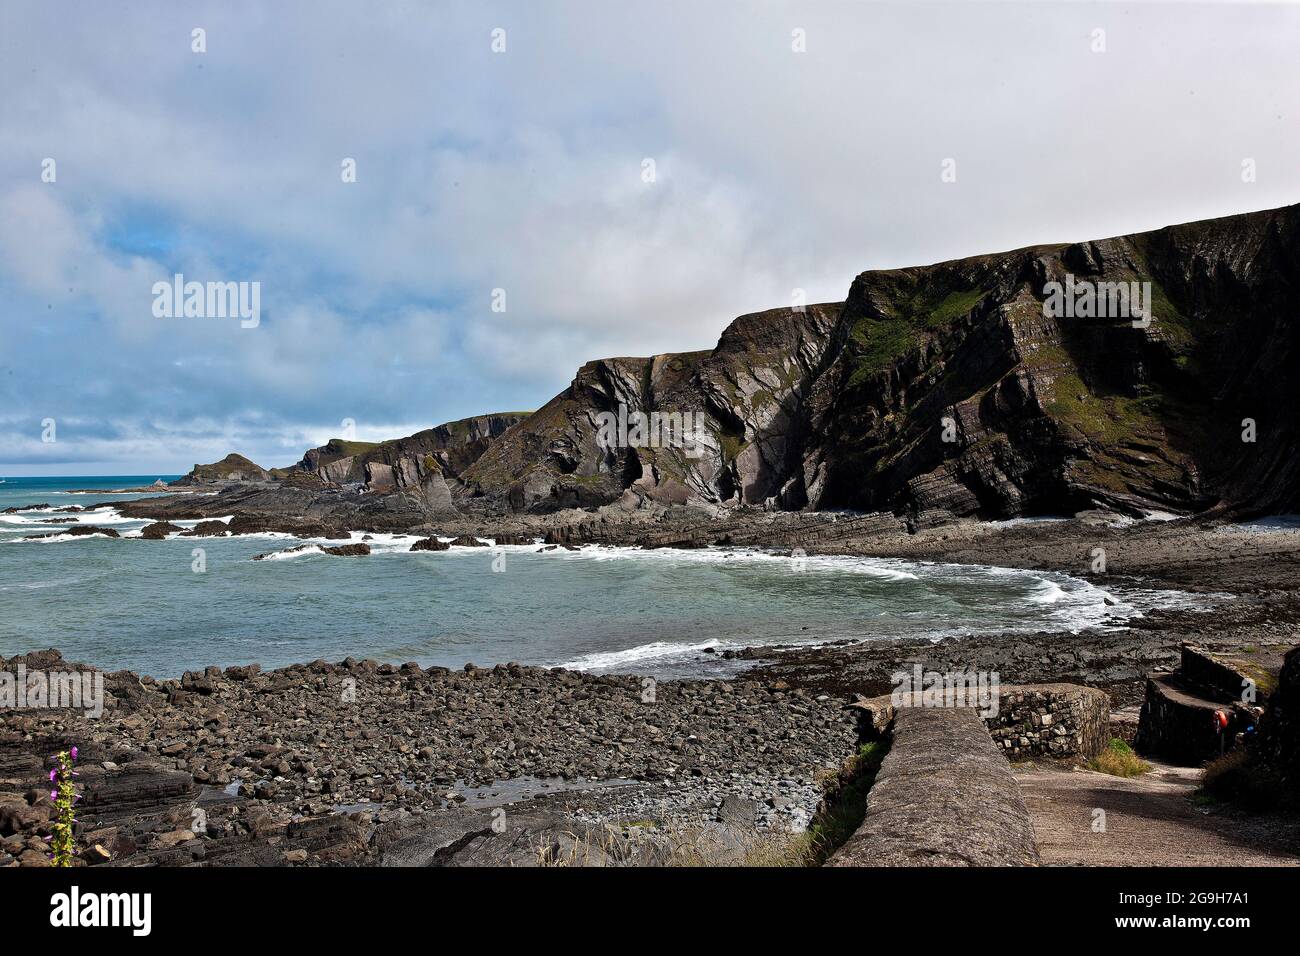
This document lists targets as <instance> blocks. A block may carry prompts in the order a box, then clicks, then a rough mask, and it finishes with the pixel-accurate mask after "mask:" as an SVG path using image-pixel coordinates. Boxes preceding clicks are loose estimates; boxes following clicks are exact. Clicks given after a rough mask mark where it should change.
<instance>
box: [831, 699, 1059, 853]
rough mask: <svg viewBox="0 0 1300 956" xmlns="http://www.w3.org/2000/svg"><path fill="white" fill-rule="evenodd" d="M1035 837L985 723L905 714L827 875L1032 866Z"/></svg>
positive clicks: (954, 714)
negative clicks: (835, 870)
mask: <svg viewBox="0 0 1300 956" xmlns="http://www.w3.org/2000/svg"><path fill="white" fill-rule="evenodd" d="M1038 862H1039V857H1038V850H1037V847H1036V844H1035V840H1034V828H1033V826H1032V825H1031V823H1030V820H1029V813H1028V811H1027V810H1026V809H1025V802H1024V800H1023V799H1022V797H1021V795H1020V789H1019V787H1018V786H1017V785H1016V781H1015V777H1014V776H1013V774H1012V772H1011V765H1010V764H1009V763H1007V760H1006V758H1005V757H1003V756H1002V754H1001V753H999V752H998V749H997V747H996V746H995V745H994V743H993V739H992V738H991V737H990V736H989V732H988V730H987V729H986V728H985V726H984V722H983V721H982V720H980V718H979V716H978V715H977V714H976V712H975V711H974V710H971V709H969V708H924V707H906V708H902V709H900V710H899V711H898V713H897V715H896V716H895V717H894V724H893V742H892V743H891V745H890V748H889V753H888V754H887V755H886V757H885V759H884V762H883V763H882V764H881V767H880V772H879V773H878V774H877V776H876V782H875V784H874V785H873V786H872V788H871V793H870V795H869V796H868V798H867V813H866V816H865V818H864V819H863V821H862V825H861V826H860V827H858V830H857V832H856V833H854V834H853V836H852V837H850V838H849V840H848V841H847V842H846V843H845V844H844V846H842V847H840V849H839V850H838V851H837V852H836V853H835V855H834V856H832V857H831V859H830V860H829V862H828V864H827V865H829V866H1033V865H1036V864H1037V863H1038Z"/></svg>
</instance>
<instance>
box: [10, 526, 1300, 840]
mask: <svg viewBox="0 0 1300 956" xmlns="http://www.w3.org/2000/svg"><path fill="white" fill-rule="evenodd" d="M873 521H878V519H875V518H860V517H854V518H850V519H840V520H836V521H826V520H825V519H812V520H807V521H799V520H797V519H796V520H793V521H791V520H789V519H778V520H776V521H771V522H764V521H762V519H759V522H758V524H759V525H762V527H757V528H750V529H748V531H746V529H743V528H740V527H739V526H738V525H737V524H736V523H734V522H733V523H732V524H731V525H730V528H729V530H728V531H727V532H724V533H726V534H727V535H728V537H729V539H730V540H728V542H727V543H728V544H734V545H739V546H746V545H753V544H755V542H754V541H753V540H750V541H745V540H743V538H744V536H745V535H746V534H748V535H750V536H751V538H756V537H758V535H759V532H762V536H763V537H765V538H766V539H767V542H768V543H767V546H769V547H787V548H788V547H805V548H806V550H807V551H808V553H810V554H813V553H828V552H830V551H831V550H832V549H833V550H837V551H843V552H845V553H848V554H849V555H850V556H853V555H866V556H873V555H878V556H885V557H899V558H905V559H908V560H930V561H936V560H937V561H955V562H958V563H960V562H961V561H962V559H966V560H967V561H969V560H971V559H972V558H978V559H979V560H980V563H983V564H985V565H992V566H999V567H1000V566H1018V567H1021V568H1024V569H1025V570H1029V571H1041V570H1054V571H1055V570H1059V571H1066V573H1074V574H1078V566H1079V562H1080V560H1081V558H1085V557H1086V556H1087V555H1088V554H1089V552H1090V550H1091V548H1092V547H1097V546H1104V547H1106V548H1107V550H1108V554H1109V555H1110V557H1111V568H1112V573H1110V574H1108V575H1104V576H1090V575H1087V574H1086V573H1085V574H1081V575H1078V576H1080V577H1085V578H1090V579H1092V580H1096V581H1097V582H1098V583H1106V582H1109V583H1111V584H1122V585H1124V586H1134V587H1148V588H1150V587H1176V588H1177V589H1179V590H1185V591H1187V592H1188V593H1193V594H1200V595H1203V596H1205V597H1206V598H1207V599H1210V600H1212V601H1213V609H1212V610H1211V611H1210V612H1209V613H1206V612H1204V611H1187V610H1155V611H1151V612H1149V613H1147V614H1146V615H1145V616H1144V617H1141V618H1137V619H1133V620H1130V621H1129V622H1128V623H1127V624H1126V625H1125V626H1124V627H1121V628H1116V629H1114V630H1108V631H1105V632H1095V631H1084V632H1081V633H1077V634H1072V633H1069V632H1062V631H1051V630H1043V631H1038V632H1034V633H1017V634H1007V633H997V632H979V633H973V634H970V635H968V636H962V637H953V638H946V639H943V640H938V641H934V640H930V639H927V638H899V639H890V640H879V641H871V640H868V641H859V642H855V643H841V644H834V643H832V644H824V645H820V646H816V647H785V648H780V647H756V648H755V647H751V648H747V649H745V650H742V651H739V652H737V653H736V654H735V655H734V658H735V659H737V660H739V661H741V662H743V663H745V664H747V665H750V669H747V670H745V671H744V672H742V673H740V674H738V675H735V676H734V677H728V678H725V679H717V678H684V679H680V680H666V681H658V682H652V684H651V685H650V686H651V687H652V688H653V693H652V694H651V696H650V697H649V698H646V697H644V694H645V692H646V687H647V685H646V683H645V682H644V681H643V680H642V678H640V677H638V676H636V675H635V674H591V673H586V672H581V671H573V670H565V669H563V668H547V667H530V666H521V665H518V664H509V663H507V664H498V665H495V666H492V667H484V668H479V667H473V666H472V665H471V666H470V667H468V668H461V669H457V670H451V669H448V668H442V667H428V668H424V667H419V666H417V665H414V664H406V665H400V666H399V665H395V664H385V663H379V662H376V661H358V660H351V659H349V660H344V661H343V662H340V663H327V662H322V661H317V662H312V663H309V664H294V665H288V666H286V667H283V668H278V669H276V670H269V671H265V672H262V671H261V670H260V668H258V667H254V666H244V667H233V668H226V669H224V670H220V669H218V668H215V667H207V668H204V669H203V670H202V671H191V672H189V673H187V674H186V675H184V676H183V677H182V678H181V679H179V680H155V679H154V678H150V677H141V676H140V675H137V674H133V673H131V672H115V673H114V674H112V675H108V676H107V677H106V687H107V690H108V692H109V694H110V695H111V696H112V697H113V698H114V705H113V706H111V707H109V708H108V709H107V710H106V711H105V714H104V717H103V718H101V719H100V720H99V721H90V720H88V719H87V718H85V717H84V716H82V715H79V714H71V713H69V712H67V711H54V710H27V711H22V712H13V711H9V712H4V713H0V765H7V766H10V767H14V766H17V765H25V766H28V767H29V768H31V769H36V768H39V766H40V764H41V762H42V761H43V760H44V759H45V758H47V757H48V753H46V752H45V751H50V752H52V749H51V748H56V747H58V746H61V745H64V744H65V743H66V744H70V743H76V744H77V745H78V746H80V747H81V748H82V750H83V752H84V753H85V754H86V760H85V762H84V765H83V772H84V773H85V774H86V778H85V783H86V786H87V787H89V788H91V790H92V791H94V792H99V788H104V792H105V793H108V794H110V796H108V797H104V798H102V799H103V800H106V801H107V802H108V805H111V803H112V797H111V794H112V793H116V792H118V791H119V790H120V789H121V788H123V787H128V788H133V789H132V790H131V792H136V791H139V792H140V793H142V794H144V796H139V797H138V798H132V799H136V800H137V804H135V805H133V806H134V809H132V810H131V811H129V812H127V813H126V814H122V813H120V812H119V813H116V814H114V813H111V812H108V811H105V815H103V816H102V817H100V816H96V815H95V811H94V810H93V808H89V807H88V809H87V811H86V814H87V820H88V824H87V825H88V826H93V827H94V831H93V832H95V833H96V834H97V835H98V836H99V838H100V844H99V845H101V846H103V847H104V849H105V852H106V853H107V854H108V856H107V858H106V859H107V860H108V861H110V862H125V863H133V864H134V863H141V862H149V863H162V864H167V863H194V862H214V861H218V860H220V861H230V862H239V861H244V862H272V863H276V864H284V863H293V864H304V863H305V864H336V863H375V862H381V861H383V860H384V859H386V858H387V857H386V856H385V854H390V855H391V854H395V853H398V850H396V849H394V848H395V847H401V848H404V849H401V851H400V853H398V856H399V857H400V858H402V859H407V858H408V857H406V856H401V854H403V853H408V851H409V841H410V840H416V841H417V842H418V841H420V840H428V839H432V837H430V836H429V834H430V833H442V834H447V833H452V834H456V833H458V834H460V836H454V835H453V836H448V837H447V839H448V841H449V842H448V843H446V844H445V845H441V844H440V845H441V846H442V849H439V850H437V851H436V853H442V854H444V856H445V855H446V854H448V853H450V854H452V857H454V856H455V854H456V853H457V852H459V851H456V850H454V849H448V847H454V846H455V845H457V841H458V840H459V839H461V838H462V837H464V835H465V833H466V832H469V831H467V830H466V828H469V830H473V828H475V827H479V828H481V827H482V825H483V815H484V811H485V810H486V809H488V805H489V804H493V805H494V806H500V807H504V808H505V812H507V813H509V814H510V815H511V819H512V820H514V821H521V820H522V823H520V827H521V829H520V833H521V834H522V835H521V837H520V839H521V840H523V841H525V844H527V841H530V840H534V839H536V840H538V841H540V842H546V841H548V840H551V839H552V837H554V838H555V839H559V837H558V836H556V834H559V833H566V832H578V831H581V832H587V831H584V830H582V828H584V827H588V828H592V832H597V831H598V832H599V833H607V832H614V833H617V834H619V836H618V839H619V840H622V841H633V840H634V838H635V839H639V836H638V835H639V834H640V833H641V831H642V829H643V828H644V826H646V825H650V826H651V827H652V829H653V830H654V832H655V833H658V834H661V835H662V834H667V833H678V832H681V831H683V830H687V831H689V832H691V833H700V832H712V830H711V829H710V828H712V827H716V826H722V825H723V824H722V822H721V821H722V820H724V818H728V819H732V820H733V821H734V820H736V819H740V820H742V821H747V822H745V823H744V826H743V827H742V829H743V832H745V833H746V834H750V835H754V834H758V835H759V836H761V838H762V839H769V838H780V839H784V838H785V837H783V836H781V835H782V834H790V833H798V831H799V830H800V829H801V828H802V827H804V826H806V825H807V822H808V820H809V819H810V818H811V817H812V814H813V813H814V811H815V810H816V808H817V805H818V803H819V801H820V800H821V795H822V790H823V784H824V782H825V780H826V779H827V777H828V776H833V775H834V773H835V772H836V770H837V768H838V767H839V766H840V765H841V763H842V762H843V761H844V760H845V759H846V758H847V757H849V756H850V755H851V754H852V753H853V752H854V748H855V747H856V740H857V736H856V727H855V721H854V719H853V717H852V715H851V711H850V710H846V709H845V705H846V704H848V703H849V702H850V701H851V700H852V699H853V698H854V696H855V695H859V694H860V695H863V696H871V695H873V694H877V693H881V692H888V690H889V688H890V674H891V673H892V672H893V671H894V670H899V669H909V668H911V667H912V666H913V665H919V666H921V667H923V668H924V669H926V670H938V671H948V670H958V669H971V670H983V671H996V672H998V674H999V678H1000V681H1001V683H1002V684H1004V685H1012V684H1032V683H1051V682H1060V681H1064V682H1071V683H1079V684H1085V685H1089V686H1094V687H1100V688H1101V689H1103V690H1106V691H1107V692H1108V693H1109V694H1110V695H1111V700H1112V709H1113V711H1114V713H1113V720H1114V721H1115V723H1114V732H1115V734H1116V735H1118V736H1125V735H1126V733H1128V732H1131V720H1132V719H1133V718H1134V717H1135V709H1134V705H1135V704H1136V703H1137V702H1138V701H1139V700H1140V697H1141V692H1142V688H1143V686H1144V682H1145V677H1146V675H1147V674H1148V673H1150V672H1152V671H1156V670H1159V669H1162V668H1169V667H1172V666H1173V664H1174V662H1175V660H1176V657H1177V653H1178V647H1179V645H1180V644H1181V643H1182V642H1184V641H1194V642H1195V643H1197V644H1202V645H1207V646H1209V647H1212V648H1214V647H1222V648H1236V649H1242V648H1245V647H1248V646H1252V645H1254V646H1267V647H1275V646H1278V647H1280V646H1288V645H1294V644H1296V643H1300V637H1297V636H1295V635H1296V626H1297V624H1300V593H1297V582H1300V574H1297V573H1296V571H1297V569H1298V568H1300V547H1298V546H1297V541H1298V540H1300V534H1297V533H1296V532H1294V531H1292V530H1290V529H1282V530H1276V531H1260V530H1257V529H1254V528H1246V527H1243V526H1227V525H1213V526H1202V525H1199V524H1197V523H1195V522H1187V521H1178V522H1161V523H1158V524H1156V523H1151V524H1143V525H1138V526H1130V527H1113V526H1106V525H1102V526H1096V525H1091V524H1088V523H1086V522H1081V521H1079V520H1078V519H1073V520H1070V521H1064V522H1034V523H1030V524H1020V525H1012V526H1006V525H997V526H990V525H972V524H957V525H951V524H949V525H944V526H940V527H935V528H926V529H919V530H918V531H916V532H915V533H914V534H911V535H908V536H906V537H899V536H897V535H892V536H891V535H885V534H881V533H875V534H870V533H868V534H853V533H850V534H845V533H844V532H845V531H846V530H848V531H850V532H852V531H854V530H855V529H856V530H858V531H860V530H861V529H862V528H863V526H864V525H870V523H871V522H873ZM1081 529H1083V530H1086V531H1087V533H1088V534H1089V535H1091V536H1092V540H1088V539H1087V538H1084V539H1082V540H1081V537H1080V532H1081ZM479 530H480V531H481V529H479ZM448 531H450V529H448ZM623 532H624V533H626V532H627V529H623ZM635 533H637V534H643V533H644V529H643V528H638V529H636V532H635ZM548 534H549V536H550V537H551V538H553V539H563V538H568V540H565V541H563V544H567V545H568V546H570V547H572V546H574V545H573V544H572V541H573V540H574V537H573V536H572V535H566V534H563V533H548ZM610 536H611V535H605V536H604V537H606V538H608V537H610ZM625 536H626V534H625ZM597 537H600V536H599V535H598V536H597ZM800 537H802V539H803V541H802V543H794V542H796V541H799V540H800ZM737 538H741V539H742V540H736V539H737ZM1094 542H1099V544H1094ZM591 543H601V542H594V541H593V542H591ZM563 544H561V545H560V546H563ZM1213 595H1230V597H1228V598H1213V597H1212V596H1213ZM26 659H27V661H28V662H30V661H32V660H33V659H35V660H36V661H37V663H42V662H43V663H44V664H45V666H46V667H47V668H49V667H52V666H54V665H56V664H59V663H60V659H59V658H55V657H52V656H50V655H48V654H45V653H36V654H29V655H26ZM15 660H16V659H13V658H11V659H10V660H9V661H6V662H3V666H4V667H11V666H12V665H13V664H14V663H15ZM349 694H351V695H352V696H351V697H349ZM1126 725H1127V726H1128V727H1129V731H1126V729H1125V728H1126ZM5 761H7V763H6V762H5ZM24 761H25V762H26V763H25V764H23V762H24ZM557 780H562V781H565V782H566V783H565V784H564V785H562V786H561V785H557V784H555V781H557ZM541 781H548V784H547V786H541ZM232 784H233V785H234V792H233V793H228V792H226V791H227V790H228V789H229V788H231V786H232ZM530 784H531V787H530ZM30 785H31V782H30V781H25V780H24V778H23V777H22V774H21V773H17V774H15V773H13V772H12V771H11V773H10V776H9V777H8V779H7V780H0V791H5V790H8V791H10V792H22V791H23V790H24V789H25V786H30ZM115 788H116V789H115ZM96 799H101V798H96ZM139 801H143V802H139ZM502 801H504V802H502ZM191 807H198V808H199V809H202V810H203V811H204V814H205V820H204V825H205V827H206V830H205V833H204V835H202V836H200V835H198V834H196V833H194V832H193V830H192V829H191V828H190V824H189V823H188V820H189V813H190V812H191V811H190V809H186V808H191ZM737 807H739V810H737ZM27 810H28V811H30V812H32V813H34V814H35V815H37V816H39V815H40V806H39V801H38V804H37V805H33V806H31V807H28V808H27ZM645 821H650V823H649V824H647V823H646V822H645ZM727 826H731V824H727ZM313 828H325V829H328V830H329V832H330V833H331V834H332V836H330V837H329V839H323V838H314V839H313V840H309V839H308V838H307V834H310V833H316V832H317V831H316V829H313ZM512 832H513V831H512ZM729 832H730V831H729ZM748 838H749V837H746V839H748ZM754 838H755V839H758V838H759V837H758V836H756V837H754ZM600 839H605V837H600ZM104 841H107V843H105V842H104ZM498 842H499V841H498ZM561 842H562V841H561ZM652 842H653V841H652ZM421 845H423V844H421ZM548 845H550V844H549V843H548ZM629 845H631V844H629ZM637 845H638V846H639V845H640V844H637ZM3 846H5V844H0V847H3ZM512 846H513V849H512V850H511V851H510V852H512V853H515V854H516V856H514V857H512V858H511V859H512V860H513V862H520V861H523V860H526V859H527V858H529V856H530V854H533V853H534V852H535V849H536V848H535V847H533V846H532V845H531V844H528V845H524V844H514V845H512ZM7 847H8V848H9V849H10V850H13V849H19V850H20V852H19V853H10V854H9V855H10V856H11V857H13V858H14V859H18V860H21V857H22V852H27V851H26V850H22V849H21V848H20V847H18V845H17V843H16V842H15V841H14V840H13V838H10V840H9V843H8V844H7ZM28 849H30V848H28ZM299 851H302V852H299ZM0 852H7V851H6V850H3V849H0ZM409 852H414V851H409ZM429 852H431V853H434V852H435V851H433V850H430V851H429ZM196 854H197V855H196ZM289 854H291V855H289Z"/></svg>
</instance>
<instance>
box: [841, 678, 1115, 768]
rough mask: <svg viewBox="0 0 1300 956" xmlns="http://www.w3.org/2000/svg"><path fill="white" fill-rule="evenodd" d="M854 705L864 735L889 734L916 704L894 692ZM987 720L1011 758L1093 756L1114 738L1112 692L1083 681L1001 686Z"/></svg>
mask: <svg viewBox="0 0 1300 956" xmlns="http://www.w3.org/2000/svg"><path fill="white" fill-rule="evenodd" d="M849 706H850V707H851V708H853V709H855V710H856V711H857V712H858V735H859V736H860V737H861V738H862V739H863V740H876V739H879V738H880V737H882V736H884V735H885V734H887V733H888V732H889V728H890V726H891V725H892V723H893V721H894V718H895V715H896V713H897V712H898V711H899V710H910V709H914V708H909V707H904V708H896V707H895V706H894V703H893V701H892V700H891V698H889V697H876V698H872V699H870V700H868V699H859V700H858V701H855V702H854V703H852V704H850V705H849ZM922 709H931V708H922ZM990 710H991V708H990ZM981 716H983V715H981ZM983 720H984V724H985V726H986V727H987V728H988V731H989V734H990V736H991V737H992V738H993V741H994V743H995V744H996V745H997V747H998V749H999V750H1000V751H1001V752H1002V753H1003V755H1004V756H1006V757H1007V758H1008V759H1010V760H1025V759H1029V758H1033V757H1056V758H1064V757H1081V758H1084V759H1088V758H1091V757H1095V756H1097V754H1099V753H1101V752H1102V750H1104V749H1105V748H1106V744H1107V743H1108V742H1109V741H1110V697H1109V695H1107V694H1106V692H1105V691H1101V690H1097V689H1096V688H1095V687H1083V686H1081V685H1079V684H1016V685H1011V686H1007V687H1003V688H1001V690H1000V692H999V695H998V699H997V713H996V714H991V713H990V714H989V715H988V716H983Z"/></svg>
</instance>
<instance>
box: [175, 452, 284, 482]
mask: <svg viewBox="0 0 1300 956" xmlns="http://www.w3.org/2000/svg"><path fill="white" fill-rule="evenodd" d="M270 480H271V473H270V472H269V471H267V470H266V469H265V468H263V467H262V466H261V465H258V464H255V463H254V462H251V461H249V460H248V459H247V458H245V457H244V456H243V455H236V454H234V453H231V454H229V455H227V456H226V457H225V458H223V459H221V461H215V462H213V463H212V464H210V465H195V466H194V467H193V468H192V469H190V472H189V474H187V475H184V476H183V477H180V478H177V479H176V480H175V481H173V482H172V484H173V485H177V486H180V487H187V486H190V485H204V484H213V483H219V482H227V481H270Z"/></svg>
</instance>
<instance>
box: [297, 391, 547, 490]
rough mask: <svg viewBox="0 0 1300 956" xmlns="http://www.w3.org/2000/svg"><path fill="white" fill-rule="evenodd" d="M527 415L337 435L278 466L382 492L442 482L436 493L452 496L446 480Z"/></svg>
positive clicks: (461, 469) (482, 416) (484, 417)
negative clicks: (357, 436) (395, 432)
mask: <svg viewBox="0 0 1300 956" xmlns="http://www.w3.org/2000/svg"><path fill="white" fill-rule="evenodd" d="M527 417H528V413H527V412H506V413H502V414H497V415H476V416H474V417H473V418H463V419H460V420H459V421H454V422H448V423H447V424H445V425H438V426H437V427H436V428H427V429H425V430H424V431H421V432H416V433H415V434H414V435H410V436H408V437H406V438H397V439H393V440H391V441H385V442H356V441H345V440H343V439H341V438H333V439H330V441H329V442H327V443H326V444H324V445H322V446H321V447H319V448H313V449H311V450H310V451H308V452H307V453H306V454H305V455H303V457H302V460H301V461H300V462H298V464H296V465H294V466H293V467H292V468H287V469H282V470H277V476H278V477H281V478H292V476H293V475H294V474H295V473H299V474H301V473H306V474H311V475H316V476H318V477H319V478H321V479H322V480H323V481H326V482H329V483H333V484H345V483H353V482H356V483H361V484H365V485H366V486H367V487H368V488H369V489H370V490H372V491H377V492H392V491H407V490H415V489H418V488H421V487H422V486H424V485H428V484H430V483H432V484H433V485H441V486H442V487H441V488H440V489H436V490H434V491H433V494H434V495H435V496H436V497H437V498H438V499H439V500H442V499H444V498H446V499H447V500H448V501H449V500H450V499H449V495H450V492H449V491H447V489H446V485H445V482H446V479H449V478H455V477H456V476H457V475H459V474H460V473H461V472H462V471H464V470H465V469H466V468H468V467H469V466H470V465H471V464H472V463H473V462H474V461H475V460H476V459H477V458H478V457H479V456H480V455H481V454H483V452H484V450H485V449H486V448H487V447H488V445H490V444H491V443H492V441H493V440H495V439H496V438H498V437H499V436H500V435H501V434H502V433H504V432H505V431H506V429H508V428H510V427H511V426H512V425H517V424H518V423H519V422H521V421H523V420H524V419H525V418H527Z"/></svg>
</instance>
